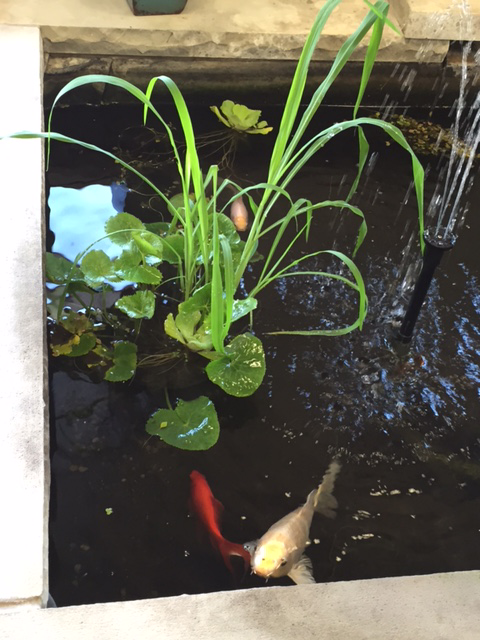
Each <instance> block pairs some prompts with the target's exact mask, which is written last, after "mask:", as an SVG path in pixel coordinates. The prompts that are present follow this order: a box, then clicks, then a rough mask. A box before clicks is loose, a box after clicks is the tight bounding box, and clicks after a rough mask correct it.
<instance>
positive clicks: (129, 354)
mask: <svg viewBox="0 0 480 640" xmlns="http://www.w3.org/2000/svg"><path fill="white" fill-rule="evenodd" d="M136 368H137V345H135V344H133V342H128V341H126V340H120V341H118V342H116V343H115V345H114V348H113V367H110V369H108V370H107V372H106V373H105V380H108V381H109V382H123V381H124V380H130V378H131V377H132V376H133V374H134V373H135V369H136Z"/></svg>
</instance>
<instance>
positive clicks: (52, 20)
mask: <svg viewBox="0 0 480 640" xmlns="http://www.w3.org/2000/svg"><path fill="white" fill-rule="evenodd" d="M323 4H324V2H323V0H309V1H308V2H297V1H296V0H262V2H258V0H242V2H238V1H237V0H189V1H188V3H187V6H186V8H185V10H184V12H183V13H181V14H179V15H173V16H149V17H135V16H133V15H132V13H131V11H130V9H129V7H128V5H127V2H126V0H102V2H97V1H95V0H83V2H82V5H81V9H80V10H79V5H78V3H77V2H74V0H69V1H68V0H65V1H64V2H61V3H59V2H58V1H57V0H42V2H38V1H37V0H23V2H22V3H19V2H16V1H15V0H3V2H2V5H1V6H0V22H2V21H3V22H5V23H9V24H27V25H38V26H40V27H41V29H42V35H43V37H44V42H45V48H46V49H47V50H48V51H50V52H54V53H65V54H69V55H71V54H80V55H82V54H88V55H129V56H156V55H168V56H183V57H185V56H188V57H202V58H234V59H265V60H267V59H276V60H293V59H297V58H298V56H299V54H300V51H301V49H302V46H303V43H304V41H305V36H306V34H307V33H308V30H309V28H310V26H311V24H312V22H313V20H314V18H315V16H316V14H317V12H318V10H319V9H320V7H321V6H322V5H323ZM366 11H367V8H366V5H365V3H364V2H363V1H362V0H343V2H342V3H341V4H340V6H338V7H337V8H336V9H335V11H334V12H333V14H332V16H331V17H330V19H329V20H328V22H327V24H326V26H325V29H324V31H323V34H322V37H321V40H320V43H319V46H318V48H317V50H316V52H315V58H316V59H317V60H331V59H332V58H333V56H334V54H335V53H336V52H337V50H338V48H339V47H340V45H341V44H342V42H343V41H344V39H345V38H346V37H347V36H348V35H350V34H351V33H352V31H353V30H354V29H355V28H356V27H357V26H358V24H359V23H360V21H361V19H362V17H363V16H364V15H365V13H366ZM390 17H391V19H392V21H393V22H396V18H395V15H393V13H392V15H391V16H390ZM419 49H423V43H422V42H419V41H415V40H414V41H411V42H409V41H406V40H404V38H403V37H401V36H399V35H397V34H395V33H394V32H393V31H392V30H391V29H386V30H385V33H384V37H383V41H382V44H381V47H380V50H379V54H378V60H380V61H385V62H398V61H399V60H401V61H404V62H411V61H413V60H415V59H416V57H417V55H418V51H419ZM446 50H447V48H446V44H445V43H441V42H435V41H434V40H431V42H430V43H429V47H428V48H427V49H426V50H425V51H424V52H423V54H422V55H423V56H424V57H423V59H424V60H425V61H439V60H440V59H442V58H443V57H444V56H445V54H446ZM364 52H365V49H364V47H359V49H358V50H357V51H356V52H355V54H354V56H353V58H352V59H360V58H361V57H362V56H363V54H364Z"/></svg>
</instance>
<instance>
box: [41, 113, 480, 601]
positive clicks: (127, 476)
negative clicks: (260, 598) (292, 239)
mask: <svg viewBox="0 0 480 640" xmlns="http://www.w3.org/2000/svg"><path fill="white" fill-rule="evenodd" d="M82 113H83V115H79V112H77V110H76V109H74V108H71V109H69V110H64V111H63V112H59V116H58V118H59V121H58V125H57V128H58V129H59V130H61V131H62V132H69V133H71V132H72V127H73V124H72V123H75V126H77V127H80V129H81V130H82V131H83V130H84V129H83V120H82V118H85V122H87V121H88V122H90V121H91V120H92V113H91V112H90V111H89V110H88V109H85V108H84V111H83V112H82ZM93 113H94V116H93V120H94V126H93V130H92V128H90V129H88V135H91V136H92V137H93V138H94V139H95V141H96V142H97V143H99V144H100V143H101V141H102V140H103V141H104V144H106V145H110V147H114V146H116V145H117V146H118V145H119V140H120V141H121V140H122V134H121V133H120V136H119V132H122V131H124V130H125V128H126V127H127V126H128V123H129V122H131V117H132V116H131V113H132V112H131V111H130V112H128V109H125V108H123V110H122V109H121V108H117V109H116V110H115V109H105V108H104V110H103V111H101V110H98V109H97V110H93ZM264 115H265V117H267V119H268V120H269V121H270V120H273V119H274V118H272V117H270V114H269V113H267V110H265V113H264ZM135 117H136V116H135ZM342 117H343V114H340V115H339V114H338V112H331V111H330V112H327V113H326V114H325V118H327V119H332V120H335V119H337V120H338V119H341V118H342ZM345 117H347V114H345ZM113 122H115V126H114V125H113V124H112V123H113ZM85 130H86V128H85ZM367 135H368V137H369V140H370V141H371V143H372V147H373V151H374V153H375V154H377V155H376V156H375V157H376V158H377V162H376V164H375V167H374V169H373V170H372V171H371V172H370V173H369V175H368V176H367V179H366V180H364V182H363V186H362V188H361V190H360V195H359V198H358V204H359V205H360V206H361V208H362V209H363V210H364V212H365V214H366V217H367V221H368V224H369V233H368V236H367V239H366V241H365V243H364V246H363V247H362V249H361V251H360V254H359V256H358V259H357V260H356V262H357V264H358V266H359V268H360V270H361V272H362V274H363V276H364V279H365V281H366V283H367V290H368V296H369V314H368V318H367V322H366V323H365V326H364V329H363V331H362V332H356V333H354V334H350V335H348V336H344V337H340V338H314V337H310V338H302V337H283V336H268V335H266V334H267V333H268V332H269V331H273V330H279V329H282V328H284V329H287V328H290V329H292V328H298V329H305V328H320V327H322V328H323V327H328V326H339V325H344V324H346V323H347V322H351V321H352V319H353V312H352V305H353V304H354V300H353V299H352V297H351V294H350V293H349V292H347V291H345V290H344V289H342V288H341V287H338V286H336V285H334V284H333V283H332V282H331V281H328V280H325V279H321V278H319V277H310V278H302V279H300V278H298V279H296V278H289V279H285V280H282V281H279V282H278V283H277V284H276V285H274V286H272V287H271V288H270V289H266V290H264V291H263V292H262V294H261V295H260V300H259V311H258V314H257V315H256V317H255V326H254V330H255V331H256V332H257V333H258V335H260V336H261V337H262V340H263V342H264V346H265V350H266V356H267V374H266V377H265V381H264V384H263V385H262V386H261V388H260V389H259V391H258V392H257V393H255V395H254V396H252V397H250V398H246V399H242V400H239V399H236V398H230V397H228V396H226V395H223V394H222V393H221V392H220V391H219V389H218V388H216V387H215V388H214V387H212V386H210V385H209V384H208V383H207V382H205V381H201V382H200V383H198V384H197V385H195V386H194V387H191V388H188V389H182V390H172V391H171V397H172V400H173V399H174V398H175V396H178V397H183V398H187V399H188V398H189V397H196V396H197V395H199V393H200V392H201V393H206V394H207V395H209V396H210V397H211V398H212V400H213V401H214V402H215V405H216V407H217V411H218V414H219V418H220V423H221V435H220V439H219V441H218V443H217V445H215V447H214V448H213V449H211V450H209V451H206V452H198V453H187V452H181V451H178V450H175V449H173V448H169V447H167V446H166V445H164V444H163V443H161V442H160V441H158V440H156V439H155V438H153V437H149V436H148V435H147V434H146V433H145V431H144V423H145V420H146V418H147V417H148V415H149V414H150V412H151V411H153V410H154V409H155V408H156V407H158V406H162V405H163V402H164V400H163V397H164V396H163V392H161V391H159V390H158V391H157V390H155V388H154V387H152V385H151V384H149V385H148V390H147V389H146V388H142V386H141V384H140V381H139V380H135V381H134V382H133V383H132V384H122V385H111V384H110V385H108V384H106V383H104V382H100V383H93V382H92V381H91V380H89V379H88V378H87V377H86V376H85V375H84V373H82V372H81V371H80V370H77V371H69V372H65V371H61V370H60V368H59V366H60V363H58V362H52V367H51V371H52V380H53V382H52V385H53V403H52V407H51V410H52V430H53V431H54V441H55V443H56V444H55V448H54V451H53V458H52V471H53V476H54V487H55V488H54V493H53V495H52V503H53V507H54V510H53V518H52V521H51V527H50V529H51V573H50V576H51V587H50V590H51V592H52V595H53V596H54V598H55V600H56V602H57V603H58V604H59V605H66V604H79V603H90V602H101V601H110V600H121V599H136V598H147V597H155V596H167V595H175V594H181V593H199V592H205V591H216V590H221V589H230V588H233V587H235V586H243V587H251V586H261V585H263V584H265V583H264V581H263V580H261V579H260V578H258V577H256V576H248V577H247V578H246V579H245V580H244V581H243V582H241V583H240V585H238V584H237V585H234V584H233V582H232V579H231V577H230V575H229V574H228V572H227V571H226V569H225V568H224V566H223V564H222V562H221V560H220V559H219V558H217V557H216V556H215V554H214V553H213V551H212V550H211V549H210V547H209V544H208V542H206V541H205V540H204V539H202V537H201V536H200V537H199V535H198V532H197V531H196V529H195V525H194V522H193V519H192V518H191V517H190V515H189V511H188V504H187V502H188V492H189V473H190V471H191V470H192V469H198V470H199V471H200V472H202V473H204V474H205V476H206V477H207V480H208V481H209V483H210V485H211V488H212V491H213V493H214V494H215V495H216V497H217V498H218V499H219V500H220V501H221V502H222V503H223V504H224V505H225V514H224V521H223V532H224V534H225V536H226V537H227V538H229V539H231V540H234V541H238V542H244V541H247V540H252V539H254V538H257V537H258V536H259V535H261V534H262V533H264V532H265V530H266V529H267V528H268V527H269V526H270V525H271V524H272V523H273V522H274V521H276V520H277V519H278V518H280V517H281V516H283V515H285V514H286V513H287V512H289V511H290V510H292V509H294V508H295V507H297V506H298V505H299V504H300V503H302V502H303V500H304V499H305V497H306V495H307V494H308V492H309V491H310V490H311V489H312V488H313V487H314V486H316V484H318V482H319V481H320V480H321V477H322V475H323V473H324V471H325V469H326V467H327V465H328V463H329V461H330V460H331V458H332V457H333V456H339V457H340V458H341V460H342V462H343V469H342V472H341V474H340V476H339V478H338V483H337V488H336V495H337V498H338V501H339V505H340V507H339V512H338V517H337V518H336V520H334V521H327V520H325V519H322V518H321V517H315V518H314V521H313V524H312V529H311V539H312V544H311V545H310V547H309V548H308V550H307V553H308V555H309V556H310V557H311V559H312V562H313V567H314V574H315V577H316V579H317V581H330V580H353V579H360V578H372V577H381V576H396V575H408V574H421V573H433V572H440V571H454V570H464V569H478V568H480V545H479V540H480V434H479V427H478V400H479V398H478V396H479V387H480V367H479V355H480V354H479V351H480V350H479V346H478V345H479V344H480V341H479V333H480V322H479V316H480V294H479V287H478V279H479V276H480V273H479V262H478V255H477V254H478V249H477V244H478V238H479V237H480V235H479V231H480V220H479V218H478V216H474V215H472V216H470V218H467V220H466V222H465V226H464V228H463V230H462V232H461V234H460V236H459V239H458V242H457V244H456V247H455V249H454V250H453V251H452V252H450V254H449V255H448V256H446V258H445V260H444V262H443V263H442V265H441V267H440V269H439V270H438V271H437V274H436V278H435V281H434V283H433V286H432V288H431V290H430V293H429V298H428V303H427V305H426V306H425V308H424V309H423V310H422V313H421V315H420V319H419V321H418V323H417V330H416V334H415V336H414V339H413V341H412V343H411V344H410V346H409V348H408V349H407V348H405V347H403V346H402V345H400V344H398V343H397V342H396V341H395V339H394V338H393V329H392V322H393V323H394V324H395V322H396V321H398V309H399V308H402V305H404V303H405V297H403V298H402V297H399V295H400V294H399V291H401V288H402V279H403V275H404V274H403V271H402V268H401V266H400V265H401V264H402V257H403V254H404V252H405V248H406V246H407V244H408V242H409V238H410V237H411V236H412V234H415V233H416V231H415V225H416V212H415V203H414V199H413V198H410V200H409V202H408V203H407V204H406V205H403V206H402V207H401V203H402V202H403V200H404V198H405V193H406V192H407V191H408V189H409V183H410V175H411V173H410V163H409V160H408V158H407V157H406V156H405V155H404V154H402V153H401V152H400V151H399V150H397V149H395V148H394V146H393V145H391V146H387V145H385V140H384V138H382V137H381V136H378V135H376V134H375V133H374V132H370V131H368V132H367ZM95 136H97V137H96V138H95ZM258 137H259V136H255V138H258ZM260 137H262V136H260ZM124 138H125V136H124V137H123V139H124ZM254 142H255V144H259V145H260V148H249V147H245V148H242V147H240V148H239V149H238V150H237V156H236V161H235V174H236V176H235V177H236V178H237V179H238V180H239V181H240V182H241V183H242V184H245V185H246V184H248V183H249V181H251V182H254V181H258V180H260V179H263V178H264V175H263V171H264V170H265V167H266V164H265V158H266V157H267V149H266V147H267V146H268V145H269V144H271V141H269V140H260V141H258V140H256V141H251V142H250V144H253V143H254ZM262 145H263V146H262ZM65 146H68V147H69V148H68V151H66V150H65V149H62V148H59V147H58V145H57V149H56V150H55V153H54V156H53V162H54V164H53V166H52V169H51V171H50V173H49V175H48V180H49V181H50V186H57V185H62V186H72V185H73V186H75V187H80V186H85V185H87V184H90V183H92V182H99V176H101V180H100V182H102V183H104V184H106V185H108V184H110V183H111V181H112V180H115V179H118V178H119V177H122V176H120V175H119V173H118V167H117V168H115V167H112V166H110V165H108V164H107V163H106V161H105V160H104V159H103V158H102V159H98V158H96V157H94V156H90V155H89V156H88V157H87V155H86V154H85V153H84V152H81V151H79V150H74V151H72V149H71V147H70V145H65ZM263 147H265V148H263ZM154 151H155V149H153V150H152V151H151V153H154ZM122 152H126V149H123V150H122ZM145 153H146V151H145ZM65 154H68V155H69V158H68V162H67V161H66V160H67V158H66V155H65ZM152 157H153V156H151V155H150V156H149V158H148V161H149V162H151V161H152ZM253 159H255V163H256V164H257V166H256V167H255V166H253V165H254V162H253ZM257 159H258V163H257ZM426 161H428V160H426ZM355 162H356V143H355V141H354V139H353V138H352V137H351V136H350V137H349V136H344V137H343V138H341V139H339V140H338V141H334V142H333V143H331V147H330V148H328V147H327V148H326V149H325V153H324V154H322V155H320V156H319V157H318V159H316V160H315V162H314V163H311V164H310V165H309V166H308V167H307V168H306V170H305V171H304V172H303V173H302V174H301V175H300V176H299V177H298V180H296V182H295V183H294V187H293V188H292V191H293V192H294V193H293V195H294V196H297V197H298V196H300V195H302V196H304V197H310V198H312V199H315V200H316V201H319V200H322V199H327V198H331V199H333V198H337V197H342V196H343V197H344V196H345V195H346V193H347V192H348V186H349V180H351V179H352V177H353V176H354V174H355ZM154 164H155V163H154ZM79 167H84V168H85V172H83V170H80V172H79ZM154 173H155V175H156V178H157V180H159V181H160V180H161V182H162V184H166V185H167V186H169V187H171V188H172V190H174V188H175V186H174V185H172V181H173V180H174V172H173V170H172V168H171V166H170V165H168V164H165V159H164V157H163V156H161V155H159V156H158V163H157V164H156V165H155V171H154ZM345 177H347V178H348V179H347V180H345ZM129 186H131V187H132V188H134V189H137V190H138V191H142V190H141V188H139V187H138V185H136V184H129ZM435 186H436V174H435V167H432V168H431V170H430V171H429V174H428V180H427V184H426V191H427V198H428V197H430V196H431V194H432V193H433V192H434V189H435ZM479 188H480V185H479V184H476V185H475V184H474V186H473V188H472V191H471V192H470V196H469V197H470V200H471V201H472V202H475V201H478V199H479V196H480V194H479ZM173 192H174V191H173ZM142 193H143V192H142ZM133 196H135V194H129V196H127V210H128V211H130V212H131V213H138V212H139V211H143V212H144V213H146V215H147V216H148V215H155V214H152V212H151V211H148V210H147V209H148V207H153V208H155V203H152V201H151V200H150V198H149V197H148V196H146V197H141V196H137V197H133ZM400 208H402V211H401V215H397V214H398V212H399V210H400ZM139 215H140V214H139ZM332 216H333V217H332ZM352 217H353V216H352ZM356 230H357V227H356V222H355V220H352V219H351V218H349V217H347V216H346V215H345V214H338V213H337V214H335V215H334V214H332V212H323V213H321V214H319V215H317V216H316V217H315V220H314V223H313V228H312V232H311V237H312V244H313V245H315V244H317V243H318V244H319V245H320V247H319V248H331V247H332V246H333V245H334V244H335V246H336V248H337V249H339V250H341V249H342V248H343V249H348V250H351V249H352V247H353V244H354V240H355V234H356ZM261 250H262V247H260V251H261ZM300 250H301V251H303V250H305V247H303V248H301V249H300ZM417 259H418V256H417ZM311 266H312V268H313V267H317V268H320V267H322V268H324V267H326V266H329V265H328V264H325V263H321V262H320V261H319V262H318V263H317V264H315V263H314V262H312V264H311ZM249 277H254V272H252V273H251V274H250V275H249V276H248V277H247V279H246V282H245V286H246V288H247V289H248V286H249V283H248V278H249ZM326 314H328V315H327V316H326ZM289 583H290V581H289V580H288V579H282V580H272V581H271V582H269V583H268V586H270V585H271V584H275V585H276V584H289Z"/></svg>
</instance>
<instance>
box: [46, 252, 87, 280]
mask: <svg viewBox="0 0 480 640" xmlns="http://www.w3.org/2000/svg"><path fill="white" fill-rule="evenodd" d="M45 270H46V280H47V282H52V283H53V284H66V283H67V282H78V281H80V282H82V281H83V279H84V278H83V273H82V272H81V271H80V269H79V268H78V267H75V266H74V265H73V263H72V262H70V260H67V259H66V258H64V257H63V256H59V255H56V254H54V253H46V254H45Z"/></svg>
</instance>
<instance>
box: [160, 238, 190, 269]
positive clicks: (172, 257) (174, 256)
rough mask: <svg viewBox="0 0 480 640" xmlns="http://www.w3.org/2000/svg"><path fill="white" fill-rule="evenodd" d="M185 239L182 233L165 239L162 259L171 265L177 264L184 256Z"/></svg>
mask: <svg viewBox="0 0 480 640" xmlns="http://www.w3.org/2000/svg"><path fill="white" fill-rule="evenodd" d="M184 251H185V249H184V238H183V236H182V235H181V234H180V233H173V234H172V235H170V236H165V237H164V238H163V255H162V258H163V260H164V261H165V262H168V263H169V264H177V263H178V260H179V257H180V259H182V258H183V256H184Z"/></svg>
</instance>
